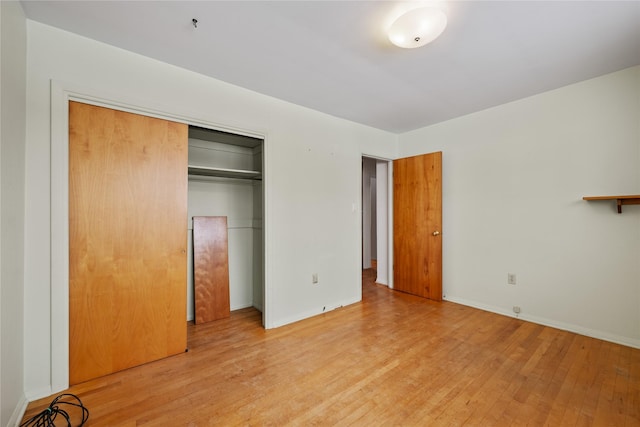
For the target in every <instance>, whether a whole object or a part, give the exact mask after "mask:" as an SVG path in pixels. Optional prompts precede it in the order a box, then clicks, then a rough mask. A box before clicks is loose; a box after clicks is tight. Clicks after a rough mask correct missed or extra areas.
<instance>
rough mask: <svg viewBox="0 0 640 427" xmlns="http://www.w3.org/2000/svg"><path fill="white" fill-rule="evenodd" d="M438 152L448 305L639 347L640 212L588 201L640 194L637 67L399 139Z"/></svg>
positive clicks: (405, 152)
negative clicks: (516, 313)
mask: <svg viewBox="0 0 640 427" xmlns="http://www.w3.org/2000/svg"><path fill="white" fill-rule="evenodd" d="M439 150H441V151H442V152H443V217H444V218H443V223H444V224H443V233H442V237H443V246H444V249H443V251H444V252H443V257H444V260H443V263H444V265H443V268H444V270H443V280H444V283H443V286H444V289H443V290H444V294H445V297H446V299H447V300H450V301H457V302H461V303H463V304H468V305H472V306H477V307H482V308H486V309H489V310H492V311H496V312H499V313H505V314H508V315H513V312H512V307H513V306H520V307H521V308H522V313H521V317H522V318H524V319H529V320H533V321H536V322H540V323H543V324H549V325H555V326H558V327H560V328H565V329H569V330H573V331H576V332H581V333H584V334H587V335H593V336H597V337H600V338H604V339H608V340H611V341H616V342H620V343H625V344H628V345H631V346H635V347H640V206H638V205H636V206H628V207H625V208H624V209H623V213H622V214H621V215H618V214H617V213H616V210H615V202H586V201H583V200H582V197H583V196H588V195H615V194H639V193H640V67H634V68H631V69H627V70H623V71H620V72H617V73H613V74H610V75H606V76H602V77H599V78H595V79H592V80H588V81H585V82H581V83H578V84H574V85H571V86H567V87H564V88H561V89H557V90H554V91H551V92H547V93H543V94H541V95H538V96H533V97H530V98H526V99H523V100H520V101H516V102H512V103H509V104H505V105H502V106H499V107H496V108H492V109H489V110H485V111H481V112H478V113H475V114H471V115H468V116H465V117H460V118H457V119H454V120H450V121H447V122H444V123H441V124H437V125H434V126H430V127H427V128H423V129H419V130H416V131H413V132H409V133H406V134H403V135H400V137H399V152H400V155H401V156H411V155H415V154H420V153H427V152H434V151H439ZM507 273H515V274H516V275H517V284H516V285H515V286H511V285H507Z"/></svg>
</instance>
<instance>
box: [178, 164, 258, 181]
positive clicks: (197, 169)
mask: <svg viewBox="0 0 640 427" xmlns="http://www.w3.org/2000/svg"><path fill="white" fill-rule="evenodd" d="M189 175H199V176H217V177H223V178H240V179H262V174H261V173H260V172H259V171H248V170H241V169H225V168H212V167H208V166H195V165H189Z"/></svg>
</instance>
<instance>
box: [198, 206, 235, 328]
mask: <svg viewBox="0 0 640 427" xmlns="http://www.w3.org/2000/svg"><path fill="white" fill-rule="evenodd" d="M227 236H228V233H227V217H226V216H194V217H193V278H194V280H193V282H194V295H195V306H196V307H195V308H196V309H195V312H196V315H195V322H196V323H197V324H199V323H205V322H211V321H213V320H218V319H224V318H226V317H229V316H230V315H231V311H230V301H229V243H228V237H227Z"/></svg>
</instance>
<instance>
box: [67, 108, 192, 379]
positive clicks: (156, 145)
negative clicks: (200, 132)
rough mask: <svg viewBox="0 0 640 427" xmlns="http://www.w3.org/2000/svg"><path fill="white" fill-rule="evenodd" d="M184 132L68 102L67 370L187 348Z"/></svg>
mask: <svg viewBox="0 0 640 427" xmlns="http://www.w3.org/2000/svg"><path fill="white" fill-rule="evenodd" d="M187 142H188V137H187V126H186V125H184V124H180V123H174V122H169V121H165V120H160V119H155V118H150V117H145V116H140V115H136V114H131V113H125V112H121V111H116V110H111V109H108V108H102V107H96V106H92V105H87V104H82V103H77V102H70V103H69V248H70V251H69V322H70V331H69V332H70V334H69V335H70V344H69V370H70V378H69V380H70V383H71V384H76V383H79V382H82V381H86V380H88V379H91V378H96V377H99V376H101V375H106V374H109V373H112V372H116V371H119V370H122V369H126V368H129V367H132V366H136V365H140V364H142V363H146V362H149V361H152V360H157V359H159V358H162V357H166V356H169V355H172V354H177V353H181V352H183V351H184V350H185V348H186V274H187V273H186V262H187V261H186V245H187V227H186V226H185V224H186V223H187Z"/></svg>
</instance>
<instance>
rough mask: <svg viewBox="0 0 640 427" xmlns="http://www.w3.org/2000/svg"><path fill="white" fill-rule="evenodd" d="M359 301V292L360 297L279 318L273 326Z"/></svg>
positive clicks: (360, 299) (296, 320)
mask: <svg viewBox="0 0 640 427" xmlns="http://www.w3.org/2000/svg"><path fill="white" fill-rule="evenodd" d="M361 301H362V294H360V298H356V299H349V300H345V301H343V302H340V303H337V304H333V305H331V306H323V307H318V308H316V309H313V310H307V311H305V312H304V313H298V314H296V315H295V316H289V317H286V318H284V319H280V320H279V321H278V322H276V323H275V324H274V325H273V327H274V328H278V327H280V326H285V325H289V324H291V323H295V322H299V321H300V320H305V319H309V318H311V317H314V316H318V315H320V314H324V313H328V312H330V311H333V310H337V309H339V308H342V307H346V306H349V305H351V304H356V303H359V302H361Z"/></svg>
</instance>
